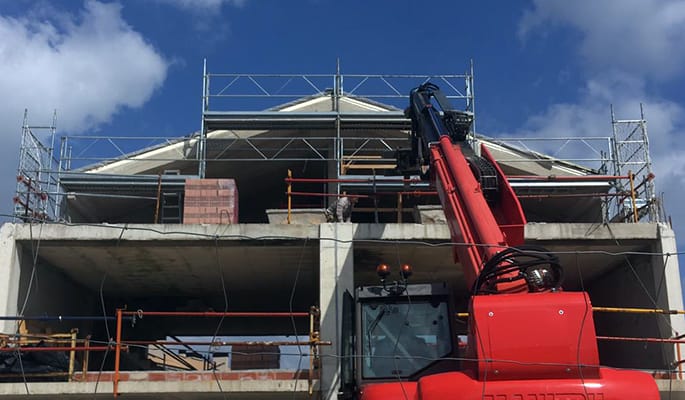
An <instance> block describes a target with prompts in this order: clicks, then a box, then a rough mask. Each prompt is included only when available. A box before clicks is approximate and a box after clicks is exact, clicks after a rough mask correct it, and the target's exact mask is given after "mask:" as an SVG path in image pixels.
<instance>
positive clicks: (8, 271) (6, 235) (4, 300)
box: [0, 224, 21, 333]
mask: <svg viewBox="0 0 685 400" xmlns="http://www.w3.org/2000/svg"><path fill="white" fill-rule="evenodd" d="M14 233H15V232H14V225H13V224H5V225H3V226H2V227H0V277H2V279H0V313H2V315H16V314H17V297H18V293H19V276H20V274H21V267H20V265H21V257H20V254H21V246H20V245H18V244H17V242H16V240H15V237H14ZM16 329H17V326H16V322H14V321H0V333H13V332H15V331H16Z"/></svg>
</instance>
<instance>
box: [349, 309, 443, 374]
mask: <svg viewBox="0 0 685 400" xmlns="http://www.w3.org/2000/svg"><path fill="white" fill-rule="evenodd" d="M361 319H362V321H361V322H362V333H363V334H362V338H361V341H362V354H363V363H362V364H363V366H362V375H363V377H364V378H392V377H408V376H411V375H413V374H415V373H416V372H418V371H420V370H422V369H424V368H426V367H427V366H428V365H430V364H432V363H433V362H435V361H436V360H438V359H440V358H441V357H444V356H446V355H448V354H449V353H450V352H451V350H452V341H451V335H450V323H449V315H448V307H447V303H445V302H435V301H433V302H431V301H428V300H424V301H421V300H416V301H414V300H413V299H412V301H411V302H409V301H407V302H393V303H388V302H380V301H379V302H365V303H364V304H362V307H361Z"/></svg>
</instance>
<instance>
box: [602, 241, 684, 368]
mask: <svg viewBox="0 0 685 400" xmlns="http://www.w3.org/2000/svg"><path fill="white" fill-rule="evenodd" d="M653 269H654V266H653V265H652V263H651V257H650V256H647V255H642V256H630V257H628V256H626V257H625V259H624V262H623V263H622V264H621V266H620V267H618V268H615V269H613V270H612V271H611V272H609V273H607V274H605V275H604V276H602V277H601V278H599V279H597V280H595V281H594V282H592V283H590V284H589V285H588V292H589V293H590V298H591V300H592V304H593V305H594V306H602V307H630V308H654V307H657V306H665V305H664V304H662V305H658V304H655V299H656V298H657V293H656V292H657V290H656V283H655V280H654V274H653ZM594 317H595V326H596V329H597V335H601V336H619V337H661V335H662V332H661V329H660V326H661V320H663V319H666V320H668V316H663V315H656V314H628V313H604V312H601V313H600V312H595V313H594ZM666 336H667V337H668V336H670V335H668V334H666ZM598 347H599V352H600V361H601V363H602V364H605V365H609V366H612V367H625V368H650V369H664V368H667V366H668V364H669V363H670V361H672V355H671V354H669V351H668V346H664V345H662V344H659V343H636V342H623V341H605V340H600V341H598Z"/></svg>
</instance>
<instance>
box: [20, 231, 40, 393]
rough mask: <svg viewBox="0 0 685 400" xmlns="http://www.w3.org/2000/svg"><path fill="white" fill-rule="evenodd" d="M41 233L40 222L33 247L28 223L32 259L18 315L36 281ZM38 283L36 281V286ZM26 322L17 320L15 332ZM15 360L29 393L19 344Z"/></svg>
mask: <svg viewBox="0 0 685 400" xmlns="http://www.w3.org/2000/svg"><path fill="white" fill-rule="evenodd" d="M42 233H43V224H42V223H40V229H39V230H38V239H37V241H36V245H35V247H34V244H33V243H34V240H33V223H29V238H30V240H29V242H30V243H31V259H32V266H31V277H30V278H29V283H28V286H27V288H26V295H25V296H24V303H23V304H22V306H21V310H20V311H19V315H22V316H23V315H24V312H25V311H26V307H27V306H28V304H29V298H30V297H31V293H32V288H33V283H34V279H35V280H36V281H37V268H38V254H39V250H40V241H41V238H42ZM37 285H38V283H37V282H36V286H37ZM22 323H23V324H26V321H18V322H17V327H16V334H19V333H20V332H19V331H20V327H21V325H22ZM16 355H17V360H18V361H19V368H20V369H21V376H22V380H23V381H24V388H25V389H26V394H27V395H30V394H31V392H30V391H29V384H28V381H27V380H26V374H25V371H24V362H23V360H22V358H21V346H17V351H16Z"/></svg>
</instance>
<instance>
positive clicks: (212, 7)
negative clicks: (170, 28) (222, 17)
mask: <svg viewBox="0 0 685 400" xmlns="http://www.w3.org/2000/svg"><path fill="white" fill-rule="evenodd" d="M158 1H160V2H161V3H166V4H170V5H173V6H176V7H179V8H182V9H185V10H190V11H195V12H201V13H204V12H217V11H220V10H221V7H222V6H224V5H232V6H236V7H241V6H243V5H244V4H245V1H246V0H158Z"/></svg>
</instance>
